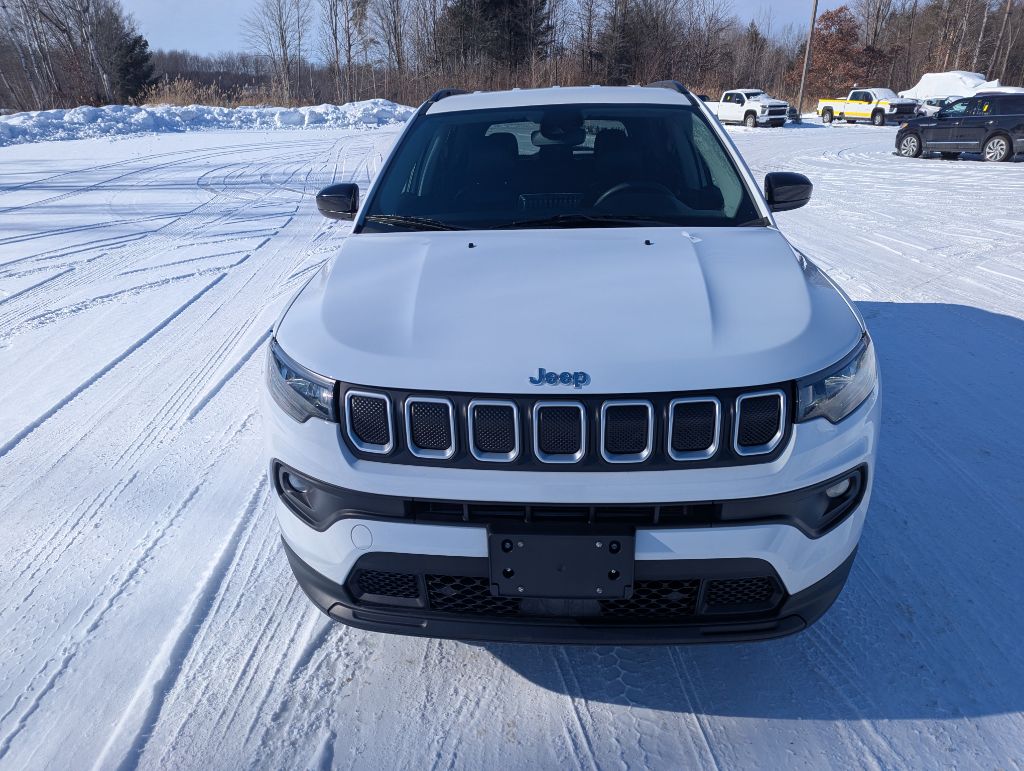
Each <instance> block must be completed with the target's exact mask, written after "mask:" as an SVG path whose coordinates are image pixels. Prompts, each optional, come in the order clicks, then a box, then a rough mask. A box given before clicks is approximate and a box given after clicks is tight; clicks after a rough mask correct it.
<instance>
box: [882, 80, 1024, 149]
mask: <svg viewBox="0 0 1024 771" xmlns="http://www.w3.org/2000/svg"><path fill="white" fill-rule="evenodd" d="M896 152H897V153H899V154H900V155H903V156H906V157H907V158H917V157H918V156H920V155H921V154H922V153H932V152H937V153H942V157H943V158H956V157H957V156H959V155H960V153H965V152H966V153H981V156H982V157H983V158H984V159H985V160H986V161H1008V160H1010V159H1011V158H1013V156H1014V155H1015V154H1016V153H1020V152H1024V93H1020V94H984V93H982V94H978V95H976V96H970V97H967V98H966V99H959V100H957V101H955V102H952V103H951V104H947V105H946V106H945V107H943V108H942V109H941V110H939V111H938V112H937V113H936V114H935V115H933V116H931V117H924V116H922V117H920V118H914V119H912V120H909V121H907V122H906V123H904V124H902V125H901V126H900V130H899V132H898V133H897V134H896Z"/></svg>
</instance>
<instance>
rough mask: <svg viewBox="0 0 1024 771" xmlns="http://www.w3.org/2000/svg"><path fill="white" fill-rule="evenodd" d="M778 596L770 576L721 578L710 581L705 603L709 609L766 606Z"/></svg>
mask: <svg viewBox="0 0 1024 771" xmlns="http://www.w3.org/2000/svg"><path fill="white" fill-rule="evenodd" d="M775 594H776V583H775V580H774V579H772V578H769V577H768V576H755V577H753V578H720V579H712V580H711V581H708V586H707V590H706V592H705V596H704V602H705V604H706V605H707V606H708V607H709V608H716V609H722V608H729V607H747V606H765V605H770V604H772V600H773V599H774V598H775Z"/></svg>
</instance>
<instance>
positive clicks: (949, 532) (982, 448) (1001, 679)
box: [485, 303, 1024, 720]
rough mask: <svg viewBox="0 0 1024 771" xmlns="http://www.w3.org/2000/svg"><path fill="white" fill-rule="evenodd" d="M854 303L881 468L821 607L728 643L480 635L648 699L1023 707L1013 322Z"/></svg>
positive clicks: (518, 667) (575, 686)
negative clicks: (879, 427) (847, 559)
mask: <svg viewBox="0 0 1024 771" xmlns="http://www.w3.org/2000/svg"><path fill="white" fill-rule="evenodd" d="M860 308H861V310H862V312H863V313H864V316H865V318H866V319H867V322H868V325H869V327H870V329H871V332H872V334H873V336H874V338H875V341H876V344H877V349H878V352H879V357H880V361H881V371H882V378H883V414H884V417H883V432H882V438H881V448H880V457H879V466H878V470H877V474H876V481H875V486H874V494H873V500H872V504H871V511H870V514H869V516H868V522H867V525H866V528H865V531H864V537H863V539H862V542H861V547H860V554H859V556H858V558H857V561H856V563H855V565H854V568H853V572H852V574H851V576H850V580H849V583H848V584H847V587H846V590H845V591H844V593H843V594H842V595H841V596H840V598H839V600H838V602H837V603H836V604H835V606H833V608H832V609H831V610H830V611H829V612H828V613H827V614H826V615H825V616H824V618H822V619H821V621H819V622H818V623H817V624H816V625H815V626H813V627H811V628H810V629H809V630H807V631H805V632H803V633H801V634H798V635H795V636H792V637H788V638H784V639H781V640H775V641H770V642H760V643H750V644H742V645H740V644H730V645H716V646H675V647H599V646H594V647H583V646H565V647H554V646H552V647H545V648H541V647H537V646H532V645H505V644H489V645H487V646H485V647H486V648H487V650H489V651H490V652H491V653H492V655H494V656H495V657H496V658H497V659H498V660H500V661H501V662H503V663H504V664H505V665H507V666H508V667H510V668H512V669H513V670H515V671H516V672H518V673H519V674H521V675H522V676H523V677H525V678H527V679H529V680H531V681H532V682H534V683H537V684H539V685H541V686H543V687H545V688H547V689H550V690H552V691H556V692H561V693H566V694H569V695H571V696H574V697H579V698H584V699H590V700H596V701H600V702H607V703H613V704H619V705H635V706H642V707H646V708H652V709H659V710H668V711H678V712H695V713H698V714H711V715H726V716H737V717H768V718H789V719H794V718H795V719H850V720H855V719H954V718H957V717H961V716H977V715H988V714H997V713H1004V712H1018V711H1021V710H1024V659H1022V658H1021V657H1020V655H1019V650H1020V648H1019V645H1020V640H1021V639H1024V610H1022V607H1021V604H1020V596H1021V576H1022V575H1024V573H1022V568H1021V561H1020V560H1021V558H1020V555H1021V554H1024V474H1022V473H1021V470H1020V462H1021V459H1024V400H1022V399H1021V398H1020V397H1021V395H1022V393H1024V392H1022V390H1021V381H1022V379H1024V378H1022V376H1024V365H1022V362H1024V322H1022V321H1021V320H1019V319H1015V318H1011V317H1007V316H1001V315H997V314H993V313H988V312H985V311H981V310H978V309H975V308H970V307H965V306H958V305H939V304H895V303H861V304H860ZM567 665H569V666H567Z"/></svg>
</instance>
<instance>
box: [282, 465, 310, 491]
mask: <svg viewBox="0 0 1024 771" xmlns="http://www.w3.org/2000/svg"><path fill="white" fill-rule="evenodd" d="M283 479H284V483H285V484H286V485H287V486H288V489H289V490H291V491H293V492H296V493H299V494H300V495H305V494H306V493H308V492H309V485H308V484H306V482H305V480H303V479H302V477H300V476H297V475H295V474H291V473H289V472H287V471H286V472H284V474H283Z"/></svg>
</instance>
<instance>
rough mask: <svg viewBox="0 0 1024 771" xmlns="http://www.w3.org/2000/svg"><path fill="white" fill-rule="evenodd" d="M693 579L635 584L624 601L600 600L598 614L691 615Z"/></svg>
mask: <svg viewBox="0 0 1024 771" xmlns="http://www.w3.org/2000/svg"><path fill="white" fill-rule="evenodd" d="M699 589H700V581H699V580H697V579H695V578H694V579H689V580H676V579H665V580H658V581H637V582H636V585H635V586H634V587H633V596H632V597H631V598H630V599H628V600H602V601H601V613H602V614H604V615H606V616H621V617H634V618H636V617H655V616H656V617H666V618H671V617H675V616H692V615H694V613H696V612H697V593H698V590H699Z"/></svg>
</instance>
